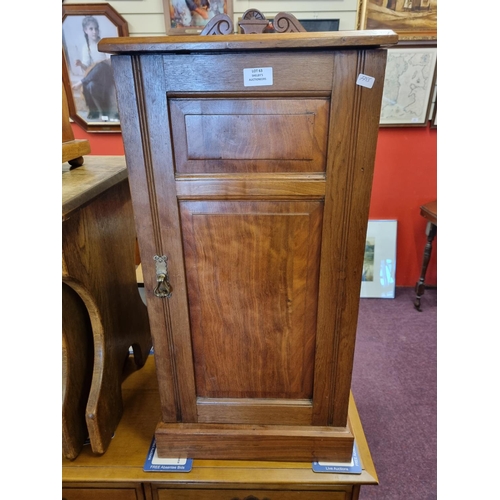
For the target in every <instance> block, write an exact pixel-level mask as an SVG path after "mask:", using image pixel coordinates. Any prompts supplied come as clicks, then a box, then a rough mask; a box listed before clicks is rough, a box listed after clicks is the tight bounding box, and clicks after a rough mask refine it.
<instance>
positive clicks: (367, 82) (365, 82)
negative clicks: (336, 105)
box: [356, 73, 375, 89]
mask: <svg viewBox="0 0 500 500" xmlns="http://www.w3.org/2000/svg"><path fill="white" fill-rule="evenodd" d="M356 83H357V84H358V85H361V86H362V87H366V88H368V89H371V88H372V87H373V84H374V83H375V78H373V76H368V75H363V73H360V74H359V75H358V79H357V80H356Z"/></svg>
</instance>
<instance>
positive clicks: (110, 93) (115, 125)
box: [62, 3, 128, 132]
mask: <svg viewBox="0 0 500 500" xmlns="http://www.w3.org/2000/svg"><path fill="white" fill-rule="evenodd" d="M117 36H128V25H127V21H125V19H124V18H123V17H122V16H120V14H118V12H117V11H116V10H115V9H114V8H113V7H111V5H109V4H107V3H102V4H69V5H63V6H62V49H63V50H62V76H63V85H64V88H65V90H66V95H67V96H68V107H69V114H70V118H71V119H72V120H73V121H74V122H75V123H78V124H79V125H80V126H81V127H82V128H83V129H84V130H86V131H87V132H119V131H120V117H119V115H118V107H117V103H116V90H115V84H114V80H113V71H112V68H111V60H110V55H109V54H104V53H101V52H99V51H98V49H97V44H98V43H99V40H100V39H101V38H105V37H117Z"/></svg>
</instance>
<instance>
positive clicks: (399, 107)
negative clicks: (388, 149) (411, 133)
mask: <svg viewBox="0 0 500 500" xmlns="http://www.w3.org/2000/svg"><path fill="white" fill-rule="evenodd" d="M357 25H358V29H368V30H370V29H391V30H393V31H395V32H396V33H397V34H398V35H399V40H400V42H399V44H398V46H397V47H394V48H391V49H389V50H388V53H387V69H386V75H385V80H384V94H383V98H382V109H381V115H380V126H381V127H401V126H403V127H409V126H413V127H415V126H417V127H418V126H421V127H425V126H427V122H428V120H429V112H430V109H431V104H433V103H432V96H433V91H434V87H435V81H436V67H437V0H418V1H415V0H413V1H412V0H360V3H359V9H358V22H357ZM433 121H434V120H433Z"/></svg>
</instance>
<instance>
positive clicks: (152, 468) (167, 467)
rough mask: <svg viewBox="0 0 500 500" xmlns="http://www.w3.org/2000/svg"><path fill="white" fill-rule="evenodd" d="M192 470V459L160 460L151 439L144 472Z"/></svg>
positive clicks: (154, 443)
mask: <svg viewBox="0 0 500 500" xmlns="http://www.w3.org/2000/svg"><path fill="white" fill-rule="evenodd" d="M192 468H193V459H192V458H160V457H159V456H158V453H157V450H156V441H155V438H154V437H153V440H152V441H151V446H150V447H149V451H148V455H147V457H146V462H145V463H144V469H143V470H144V472H191V469H192Z"/></svg>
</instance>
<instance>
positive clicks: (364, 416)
mask: <svg viewBox="0 0 500 500" xmlns="http://www.w3.org/2000/svg"><path fill="white" fill-rule="evenodd" d="M413 299H414V291H413V288H397V289H396V297H395V298H394V299H361V303H360V308H359V320H358V331H357V338H356V351H355V357H354V369H353V379H352V392H353V395H354V399H355V400H356V405H357V407H358V411H359V414H360V417H361V422H362V424H363V428H364V431H365V434H366V438H367V441H368V445H369V447H370V451H371V454H372V458H373V461H374V463H375V469H376V470H377V474H378V478H379V483H380V484H379V485H378V486H364V487H362V488H361V494H360V500H371V499H377V500H433V499H435V498H437V472H436V468H437V458H436V448H437V431H436V425H437V424H436V414H437V354H436V351H437V291H436V290H435V289H434V290H432V289H431V290H426V291H425V294H424V295H423V297H422V302H421V305H422V312H418V311H417V310H416V309H415V308H414V307H413Z"/></svg>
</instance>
